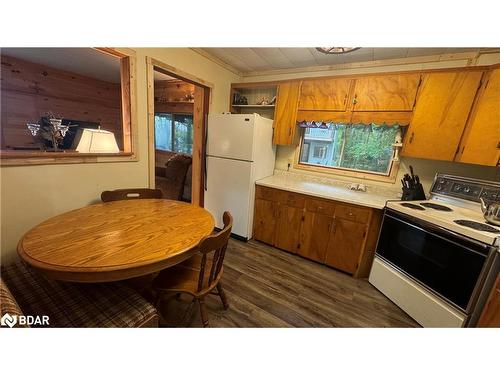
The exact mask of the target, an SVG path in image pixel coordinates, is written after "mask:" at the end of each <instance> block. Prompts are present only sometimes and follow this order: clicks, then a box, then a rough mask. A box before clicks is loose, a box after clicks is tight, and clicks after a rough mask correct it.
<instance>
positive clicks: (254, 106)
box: [231, 104, 275, 108]
mask: <svg viewBox="0 0 500 375" xmlns="http://www.w3.org/2000/svg"><path fill="white" fill-rule="evenodd" d="M231 106H232V107H239V108H274V107H275V105H274V104H265V105H259V104H232V105H231Z"/></svg>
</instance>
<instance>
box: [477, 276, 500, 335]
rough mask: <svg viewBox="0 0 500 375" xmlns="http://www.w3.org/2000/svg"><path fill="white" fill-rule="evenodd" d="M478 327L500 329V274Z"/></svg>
mask: <svg viewBox="0 0 500 375" xmlns="http://www.w3.org/2000/svg"><path fill="white" fill-rule="evenodd" d="M477 326H478V327H489V328H500V274H499V275H497V280H496V283H495V286H494V287H493V289H491V292H490V296H489V297H488V301H487V302H486V306H485V307H484V309H483V312H482V313H481V317H480V318H479V322H478V324H477Z"/></svg>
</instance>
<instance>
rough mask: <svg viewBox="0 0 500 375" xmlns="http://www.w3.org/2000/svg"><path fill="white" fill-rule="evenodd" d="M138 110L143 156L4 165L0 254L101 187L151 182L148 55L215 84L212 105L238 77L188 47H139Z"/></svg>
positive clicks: (221, 105) (223, 106) (95, 197)
mask: <svg viewBox="0 0 500 375" xmlns="http://www.w3.org/2000/svg"><path fill="white" fill-rule="evenodd" d="M135 50H136V53H137V56H136V58H137V73H136V76H137V97H138V98H137V111H138V127H139V135H138V138H139V139H138V141H139V145H138V146H139V147H138V154H139V161H137V162H119V163H98V164H65V165H34V166H16V167H12V166H11V167H7V166H3V167H1V169H0V179H1V181H0V187H1V192H0V196H1V201H0V204H1V228H0V234H1V241H0V243H1V257H2V261H8V260H9V259H11V258H12V257H13V256H14V254H15V253H16V251H15V250H16V245H17V242H18V241H19V239H20V238H21V237H22V235H23V234H24V233H25V232H26V231H28V230H29V229H30V228H31V227H33V226H34V225H36V224H38V223H40V222H41V221H43V220H46V219H48V218H50V217H52V216H54V215H57V214H60V213H63V212H65V211H69V210H72V209H76V208H79V207H82V206H85V205H88V204H91V203H94V202H97V201H99V197H100V194H101V192H102V191H103V190H109V189H117V188H124V187H147V185H148V147H147V146H148V126H147V81H146V56H150V57H153V58H155V59H157V60H160V61H162V62H164V63H166V64H169V65H171V66H173V67H175V68H177V69H179V70H182V71H184V72H186V73H189V74H192V75H194V76H197V77H198V78H201V79H203V80H205V81H208V82H211V83H212V84H213V85H214V88H213V90H212V96H211V102H210V111H211V112H223V111H226V110H227V108H228V107H229V91H230V84H231V82H238V81H239V80H240V77H239V76H238V75H236V74H234V73H232V72H230V71H228V70H226V69H224V68H223V67H221V66H220V65H217V64H215V63H214V62H212V61H210V60H208V59H206V58H205V57H203V56H201V55H199V54H198V53H196V52H194V51H192V50H190V49H188V48H138V49H135Z"/></svg>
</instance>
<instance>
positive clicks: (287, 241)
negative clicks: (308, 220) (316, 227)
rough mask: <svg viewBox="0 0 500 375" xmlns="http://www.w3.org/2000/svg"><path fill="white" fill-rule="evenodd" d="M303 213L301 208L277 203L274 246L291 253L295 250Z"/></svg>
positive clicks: (297, 245)
mask: <svg viewBox="0 0 500 375" xmlns="http://www.w3.org/2000/svg"><path fill="white" fill-rule="evenodd" d="M303 214H304V210H303V209H302V208H298V207H292V206H286V205H281V204H280V205H279V207H278V222H277V226H276V227H277V228H276V239H275V243H274V246H276V247H277V248H280V249H283V250H287V251H290V252H291V253H296V252H297V250H298V248H299V243H300V226H301V224H302V216H303Z"/></svg>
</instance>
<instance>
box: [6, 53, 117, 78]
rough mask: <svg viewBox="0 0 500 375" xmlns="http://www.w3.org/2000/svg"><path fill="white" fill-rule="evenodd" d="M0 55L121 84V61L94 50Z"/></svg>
mask: <svg viewBox="0 0 500 375" xmlns="http://www.w3.org/2000/svg"><path fill="white" fill-rule="evenodd" d="M0 55H6V56H11V57H16V58H18V59H22V60H26V61H30V62H33V63H36V64H41V65H45V66H49V67H51V68H55V69H61V70H65V71H67V72H72V73H76V74H80V75H83V76H87V77H92V78H96V79H100V80H102V81H106V82H114V83H119V82H120V59H119V58H117V57H113V56H111V55H109V54H107V53H103V52H99V51H97V50H95V49H93V48H2V49H0Z"/></svg>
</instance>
